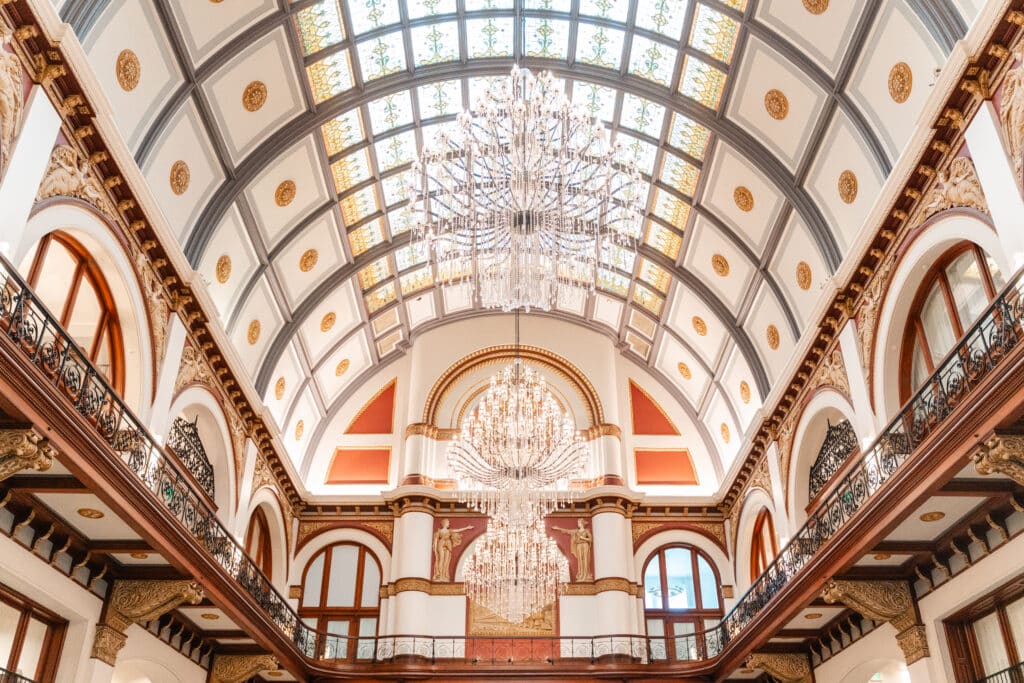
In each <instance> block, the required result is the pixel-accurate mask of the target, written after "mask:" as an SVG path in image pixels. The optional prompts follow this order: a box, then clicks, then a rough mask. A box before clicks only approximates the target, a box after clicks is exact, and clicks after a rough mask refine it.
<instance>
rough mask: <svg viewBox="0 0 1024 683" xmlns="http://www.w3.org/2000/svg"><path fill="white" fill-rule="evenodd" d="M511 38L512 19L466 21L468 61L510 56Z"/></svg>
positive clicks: (488, 18)
mask: <svg viewBox="0 0 1024 683" xmlns="http://www.w3.org/2000/svg"><path fill="white" fill-rule="evenodd" d="M512 36H513V26H512V19H511V18H509V17H487V18H486V19H468V20H466V40H467V41H468V44H469V57H470V59H483V58H486V57H508V56H511V55H512Z"/></svg>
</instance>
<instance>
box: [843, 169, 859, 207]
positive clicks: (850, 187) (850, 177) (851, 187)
mask: <svg viewBox="0 0 1024 683" xmlns="http://www.w3.org/2000/svg"><path fill="white" fill-rule="evenodd" d="M857 189H858V184H857V174H856V173H854V172H853V171H850V170H846V171H843V172H842V173H840V174H839V198H840V199H842V200H843V202H844V203H846V204H853V202H854V201H855V200H856V199H857Z"/></svg>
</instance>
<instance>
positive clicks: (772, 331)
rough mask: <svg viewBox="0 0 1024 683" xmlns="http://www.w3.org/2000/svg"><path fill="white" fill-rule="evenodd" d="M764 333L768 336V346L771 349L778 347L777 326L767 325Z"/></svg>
mask: <svg viewBox="0 0 1024 683" xmlns="http://www.w3.org/2000/svg"><path fill="white" fill-rule="evenodd" d="M765 335H766V336H767V337H768V346H769V347H770V348H771V350H772V351H774V350H775V349H777V348H779V328H777V327H775V325H769V326H768V329H767V330H766V332H765Z"/></svg>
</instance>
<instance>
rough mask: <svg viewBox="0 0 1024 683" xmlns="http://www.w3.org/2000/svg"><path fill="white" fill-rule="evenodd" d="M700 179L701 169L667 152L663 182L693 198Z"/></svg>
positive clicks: (662, 169)
mask: <svg viewBox="0 0 1024 683" xmlns="http://www.w3.org/2000/svg"><path fill="white" fill-rule="evenodd" d="M699 179H700V169H698V168H697V167H696V166H694V165H693V164H691V163H689V162H688V161H684V160H682V159H680V158H679V157H677V156H676V155H675V154H669V153H668V152H665V159H664V161H663V162H662V164H661V181H662V182H663V183H665V184H666V185H668V186H669V187H671V188H672V189H673V190H675V191H676V192H679V193H680V194H685V195H689V196H690V197H692V196H693V194H694V191H695V190H696V189H697V181H698V180H699Z"/></svg>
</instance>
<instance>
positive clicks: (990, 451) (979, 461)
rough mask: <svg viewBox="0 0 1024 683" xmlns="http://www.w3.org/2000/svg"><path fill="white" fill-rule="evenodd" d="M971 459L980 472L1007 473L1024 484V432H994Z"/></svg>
mask: <svg viewBox="0 0 1024 683" xmlns="http://www.w3.org/2000/svg"><path fill="white" fill-rule="evenodd" d="M971 460H973V461H974V468H975V469H976V470H978V474H986V475H987V474H993V473H996V474H1005V475H1006V476H1008V477H1010V478H1011V479H1013V480H1014V481H1015V482H1017V483H1018V484H1020V485H1021V486H1024V434H1008V433H1005V432H993V433H992V435H991V436H989V437H988V438H987V439H986V440H985V443H984V444H982V445H981V446H979V447H978V450H977V451H975V452H974V454H973V455H972V456H971Z"/></svg>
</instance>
